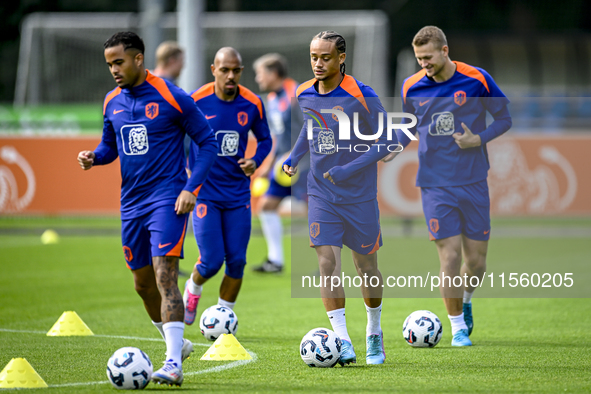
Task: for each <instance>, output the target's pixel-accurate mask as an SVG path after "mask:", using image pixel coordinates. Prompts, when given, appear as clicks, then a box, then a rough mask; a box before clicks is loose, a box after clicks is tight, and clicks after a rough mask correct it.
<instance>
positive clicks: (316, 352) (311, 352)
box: [300, 328, 342, 368]
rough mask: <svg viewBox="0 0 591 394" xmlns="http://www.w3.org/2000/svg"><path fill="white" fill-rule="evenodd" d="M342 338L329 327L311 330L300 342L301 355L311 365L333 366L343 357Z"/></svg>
mask: <svg viewBox="0 0 591 394" xmlns="http://www.w3.org/2000/svg"><path fill="white" fill-rule="evenodd" d="M341 345H342V344H341V338H339V337H338V336H337V334H335V333H334V332H332V331H331V330H329V329H328V328H315V329H313V330H311V331H309V332H308V333H307V334H306V335H304V338H303V339H302V342H301V343H300V356H302V360H304V362H305V363H306V364H308V366H310V367H321V368H332V367H334V366H335V365H336V364H337V363H338V362H339V359H340V358H341Z"/></svg>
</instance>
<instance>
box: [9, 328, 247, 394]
mask: <svg viewBox="0 0 591 394" xmlns="http://www.w3.org/2000/svg"><path fill="white" fill-rule="evenodd" d="M0 332H14V333H20V334H47V333H46V332H45V331H32V330H12V329H9V328H0ZM93 336H95V337H99V338H114V339H131V340H136V341H152V342H162V341H163V340H162V339H158V338H142V337H129V336H121V335H97V334H95V335H93ZM193 345H197V346H205V347H210V346H211V345H208V344H206V343H193ZM245 350H246V351H247V352H248V354H250V356H251V357H252V359H251V360H237V361H232V362H231V363H228V364H224V365H218V366H217V367H212V368H206V369H202V370H200V371H191V372H186V373H185V374H184V375H185V376H193V375H202V374H206V373H212V372H222V371H225V370H227V369H232V368H236V367H239V366H242V365H246V364H248V363H251V362H254V361H257V360H258V356H257V354H256V353H255V352H253V351H249V350H248V349H245ZM106 383H109V381H108V380H104V381H100V382H80V383H63V384H50V385H49V387H75V386H91V385H95V384H106Z"/></svg>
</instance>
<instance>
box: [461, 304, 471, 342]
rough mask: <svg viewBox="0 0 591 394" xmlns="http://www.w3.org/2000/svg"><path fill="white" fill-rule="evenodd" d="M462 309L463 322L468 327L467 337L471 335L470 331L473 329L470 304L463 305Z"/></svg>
mask: <svg viewBox="0 0 591 394" xmlns="http://www.w3.org/2000/svg"><path fill="white" fill-rule="evenodd" d="M462 309H463V311H464V321H465V322H466V325H467V326H468V335H472V329H473V328H474V318H473V317H472V303H471V302H469V303H467V304H466V303H464V305H463V307H462Z"/></svg>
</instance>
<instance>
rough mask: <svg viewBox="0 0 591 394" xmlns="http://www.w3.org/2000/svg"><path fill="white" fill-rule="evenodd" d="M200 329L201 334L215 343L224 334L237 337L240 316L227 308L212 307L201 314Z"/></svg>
mask: <svg viewBox="0 0 591 394" xmlns="http://www.w3.org/2000/svg"><path fill="white" fill-rule="evenodd" d="M199 328H200V329H201V334H203V336H204V337H205V338H207V339H209V340H210V341H215V340H216V339H218V337H219V336H220V335H222V334H232V335H236V331H238V316H236V312H234V311H233V310H232V309H230V308H228V307H226V306H221V305H214V306H210V307H209V308H207V309H206V310H205V311H203V313H202V314H201V319H199Z"/></svg>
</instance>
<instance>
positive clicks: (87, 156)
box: [78, 116, 119, 170]
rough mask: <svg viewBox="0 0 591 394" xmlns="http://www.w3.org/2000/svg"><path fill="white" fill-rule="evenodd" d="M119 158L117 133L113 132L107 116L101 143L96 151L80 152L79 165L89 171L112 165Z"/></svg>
mask: <svg viewBox="0 0 591 394" xmlns="http://www.w3.org/2000/svg"><path fill="white" fill-rule="evenodd" d="M118 156H119V154H118V153H117V139H116V137H115V132H114V131H113V126H112V125H111V122H110V121H109V119H108V118H107V117H106V116H105V118H104V123H103V136H102V138H101V142H100V143H99V144H98V146H97V147H96V149H95V150H94V151H82V152H80V153H79V154H78V164H80V167H82V169H83V170H89V169H90V168H92V167H93V166H99V165H105V164H109V163H112V162H113V161H114V160H115V159H116V158H117V157H118Z"/></svg>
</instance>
